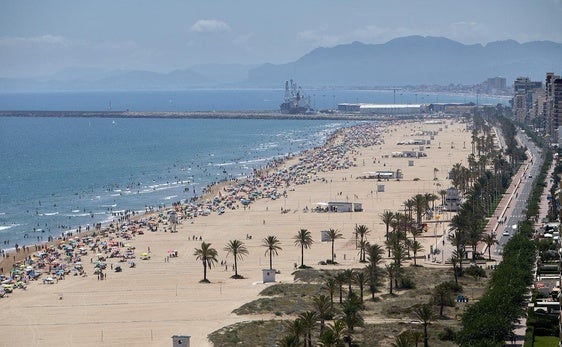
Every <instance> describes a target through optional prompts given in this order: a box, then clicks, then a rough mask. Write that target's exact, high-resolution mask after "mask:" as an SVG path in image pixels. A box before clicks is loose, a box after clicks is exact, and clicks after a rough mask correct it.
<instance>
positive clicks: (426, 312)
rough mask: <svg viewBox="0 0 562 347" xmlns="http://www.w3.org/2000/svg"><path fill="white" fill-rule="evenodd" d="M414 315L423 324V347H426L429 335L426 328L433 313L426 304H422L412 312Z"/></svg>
mask: <svg viewBox="0 0 562 347" xmlns="http://www.w3.org/2000/svg"><path fill="white" fill-rule="evenodd" d="M414 314H415V315H416V318H418V319H419V320H420V321H421V322H422V324H423V346H424V347H428V346H429V343H428V340H429V335H428V334H427V326H428V325H429V324H430V323H431V321H432V320H433V311H432V310H431V306H429V305H428V304H422V305H420V306H418V307H417V308H416V309H415V310H414Z"/></svg>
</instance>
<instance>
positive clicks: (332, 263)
mask: <svg viewBox="0 0 562 347" xmlns="http://www.w3.org/2000/svg"><path fill="white" fill-rule="evenodd" d="M333 263H334V239H332V264H333Z"/></svg>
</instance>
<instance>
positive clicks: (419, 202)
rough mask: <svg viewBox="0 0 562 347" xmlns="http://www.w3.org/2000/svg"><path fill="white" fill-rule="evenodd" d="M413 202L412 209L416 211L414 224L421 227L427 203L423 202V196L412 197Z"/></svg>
mask: <svg viewBox="0 0 562 347" xmlns="http://www.w3.org/2000/svg"><path fill="white" fill-rule="evenodd" d="M413 201H414V208H415V210H416V224H417V225H418V227H419V226H421V222H422V217H423V215H424V214H425V211H426V206H427V201H426V200H425V196H424V195H423V194H416V195H415V196H414V197H413Z"/></svg>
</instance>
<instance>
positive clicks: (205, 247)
mask: <svg viewBox="0 0 562 347" xmlns="http://www.w3.org/2000/svg"><path fill="white" fill-rule="evenodd" d="M193 255H194V256H195V258H196V259H197V260H201V262H202V263H203V279H202V280H201V281H199V282H205V283H209V280H208V279H207V267H209V269H210V268H211V267H212V266H213V265H214V264H215V263H216V262H217V255H218V253H217V250H216V249H214V248H211V244H210V243H206V242H205V241H203V242H201V248H195V252H194V253H193Z"/></svg>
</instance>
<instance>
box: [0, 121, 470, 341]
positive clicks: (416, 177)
mask: <svg viewBox="0 0 562 347" xmlns="http://www.w3.org/2000/svg"><path fill="white" fill-rule="evenodd" d="M344 134H348V136H347V137H346V136H344ZM470 135H471V133H470V131H467V125H466V124H464V123H461V122H460V121H458V120H450V119H443V120H435V121H431V122H424V121H401V122H397V123H393V124H387V125H382V124H381V125H377V126H371V125H369V124H364V125H360V126H357V127H352V128H348V129H346V130H344V131H343V132H340V133H338V135H337V136H334V137H333V138H331V139H330V140H329V141H328V142H327V144H326V145H325V146H324V147H322V148H315V149H312V150H309V151H306V152H304V153H302V154H300V155H298V156H295V157H292V158H288V159H287V160H285V161H283V162H279V163H277V165H272V166H271V167H269V168H267V169H263V170H261V171H256V172H255V175H254V177H251V178H250V179H248V181H246V182H240V181H238V182H222V183H221V184H220V185H217V186H215V187H212V189H210V190H209V191H208V194H207V195H206V197H205V199H204V201H203V202H202V204H200V205H195V204H193V205H186V204H182V205H181V206H177V215H178V216H179V218H180V221H179V223H178V224H177V225H176V226H175V229H176V231H177V232H172V231H173V229H174V226H173V225H172V223H170V222H169V217H170V215H169V213H167V211H166V210H163V211H160V216H159V213H155V214H153V215H152V220H149V219H148V218H149V216H148V215H145V216H140V217H136V218H134V220H135V221H136V222H135V223H132V222H130V220H131V219H130V218H123V220H122V221H115V222H114V230H115V232H114V233H109V232H108V233H107V235H105V236H100V234H98V235H97V236H95V237H92V240H89V241H84V242H82V240H81V238H82V236H79V239H78V240H76V243H77V244H79V243H81V242H82V243H83V247H84V248H87V250H86V252H87V253H86V254H83V255H81V260H80V261H81V265H82V267H83V271H84V274H85V275H86V276H81V275H80V272H78V271H70V272H69V273H67V274H66V275H65V277H64V279H62V278H61V279H59V280H58V281H56V282H57V283H53V284H47V283H45V282H44V281H42V279H43V278H45V277H46V274H43V275H41V277H39V278H38V280H32V281H29V282H28V285H27V289H26V290H22V289H16V290H15V291H14V292H13V293H11V294H8V295H7V296H9V297H6V298H3V299H0V305H1V307H2V312H4V319H3V321H2V322H1V323H0V327H1V328H0V331H2V339H1V340H0V345H6V346H14V345H26V346H61V345H69V346H70V345H83V346H99V345H111V346H124V345H125V346H127V345H128V346H169V345H171V343H172V342H171V337H172V336H173V335H188V336H191V345H192V346H211V344H210V342H209V341H207V335H208V334H209V333H211V332H213V331H215V330H217V329H219V328H221V327H224V326H227V325H230V324H233V323H236V322H241V321H246V320H257V319H269V318H273V317H274V313H273V312H272V313H271V315H264V316H260V315H252V316H238V315H235V314H233V313H231V312H232V310H234V309H236V308H238V307H240V306H241V305H243V304H244V303H247V302H250V301H252V300H255V299H257V298H258V294H259V292H260V291H262V290H263V289H264V288H265V287H266V286H270V285H272V283H267V284H264V283H262V280H263V278H262V269H265V268H267V267H268V266H269V258H268V257H267V255H266V254H265V251H266V248H265V247H264V246H263V244H262V240H263V239H264V238H265V237H267V236H269V235H273V236H276V237H277V238H278V239H279V240H280V242H281V247H282V250H280V251H279V254H278V255H277V256H274V257H273V267H274V268H275V269H276V270H277V271H278V273H277V275H276V282H277V283H279V282H282V283H291V282H293V276H292V275H291V273H292V272H293V271H294V268H295V264H300V262H301V259H300V248H299V247H296V246H295V244H294V239H293V237H294V236H295V235H296V233H297V231H298V230H300V229H307V230H309V231H310V232H311V233H312V236H313V239H314V244H313V245H312V247H311V248H310V249H307V250H305V252H304V263H305V264H306V265H309V266H312V267H314V268H320V269H344V268H349V267H362V266H363V265H361V264H360V263H359V261H358V249H356V240H355V236H354V228H355V226H356V225H366V226H367V227H368V228H369V229H370V230H371V233H370V234H369V235H368V237H367V239H368V241H369V242H371V243H377V244H380V245H381V246H383V245H384V234H385V226H384V224H383V223H382V221H381V219H380V217H379V215H380V214H381V213H382V212H384V211H385V210H391V211H398V210H404V205H403V203H404V201H406V200H407V199H409V198H411V197H413V196H414V195H415V194H424V193H433V194H436V195H437V196H439V191H440V190H443V189H447V188H448V187H449V186H450V180H449V179H447V175H448V171H449V170H450V169H451V168H452V166H453V165H454V164H456V163H463V164H466V161H467V160H466V158H467V156H468V154H469V153H470V150H471V145H470V138H471V136H470ZM345 139H347V140H345ZM411 140H424V141H425V143H424V144H420V143H422V142H417V141H411ZM427 141H429V143H427ZM399 142H402V143H405V144H398V143H399ZM420 153H423V154H424V155H425V156H420ZM408 155H413V156H410V157H408ZM397 171H398V172H400V173H401V174H402V176H403V177H402V178H400V179H399V180H397V179H395V178H389V179H385V178H383V179H380V180H379V179H376V178H368V177H373V175H376V174H377V172H378V174H379V176H380V173H381V172H385V173H394V174H396V173H397ZM241 183H243V184H241ZM252 194H253V195H252ZM440 200H441V199H438V200H437V202H436V204H438V203H440ZM332 202H340V203H342V204H341V206H344V205H346V204H343V203H347V204H349V203H353V204H355V206H358V205H357V204H360V205H361V211H357V212H319V211H316V209H317V208H318V207H321V208H322V207H323V206H325V204H328V203H332ZM319 203H320V204H319ZM346 206H347V205H346ZM352 206H354V205H352ZM195 214H197V216H196V217H195ZM207 214H208V215H207ZM438 216H439V218H438V219H437V217H436V216H434V219H432V220H429V221H428V228H427V232H425V233H424V235H423V237H421V238H420V239H419V240H420V242H422V244H423V245H424V249H425V252H423V254H422V255H420V259H419V260H418V263H422V264H423V263H425V262H427V254H428V253H429V250H430V247H432V246H433V247H435V246H436V245H437V244H438V243H440V242H441V236H442V235H443V232H444V230H445V228H446V227H447V223H446V221H447V220H449V219H450V217H451V215H450V213H442V214H438ZM159 219H160V221H161V223H158V220H159ZM141 220H142V222H141ZM151 224H152V226H153V227H154V226H156V225H157V226H158V230H157V231H151V230H150V225H151ZM124 225H127V227H126V228H125V227H124ZM133 226H134V227H133ZM330 228H334V229H338V230H339V231H340V232H341V233H342V234H343V236H344V238H343V239H341V240H336V242H335V251H334V252H335V254H336V260H337V262H338V265H319V262H321V261H326V260H327V259H330V256H331V254H330V249H331V243H330V242H321V231H322V230H327V229H330ZM139 230H141V231H142V234H139V233H138V231H139ZM119 233H120V235H124V234H126V235H127V238H123V237H117V235H118V234H119ZM74 237H76V235H72V236H71V238H74ZM96 239H97V241H96ZM234 239H237V240H240V241H242V242H244V244H245V245H246V246H247V248H248V251H249V254H248V255H247V256H246V257H245V258H244V259H243V260H242V261H239V263H238V273H239V274H240V275H242V276H244V277H245V278H244V279H232V278H230V277H231V276H232V275H233V268H232V265H233V259H232V256H231V255H228V256H227V252H226V251H224V250H223V249H224V247H225V245H226V244H227V242H228V241H229V240H234ZM111 240H113V242H114V243H113V245H109V242H110V241H111ZM64 241H65V243H66V244H69V243H70V242H69V241H70V239H69V240H64ZM202 241H205V242H207V243H211V245H212V247H214V248H215V249H216V250H217V251H218V257H217V259H218V263H217V264H216V266H214V267H213V268H212V269H210V270H208V272H207V277H208V279H209V280H210V282H211V283H208V284H206V283H199V281H200V280H201V279H202V278H203V267H202V264H201V262H200V261H197V260H196V258H195V256H194V255H193V253H194V249H196V248H200V246H201V242H202ZM103 242H105V244H104V243H103ZM91 243H95V244H96V247H98V250H92V249H91V247H89V245H90V244H91ZM126 244H128V245H129V249H130V251H131V252H133V253H134V255H135V258H130V259H129V258H128V259H126V260H125V261H123V262H120V261H119V260H120V259H123V258H121V257H120V256H121V255H124V253H125V250H126V248H127V247H126V246H125V245H126ZM102 245H104V246H106V248H105V249H99V247H100V246H102ZM112 247H115V248H117V249H118V251H119V255H120V256H117V257H114V258H107V259H106V260H105V263H106V266H107V268H106V269H105V270H104V271H103V273H104V274H105V278H104V279H103V280H102V279H100V276H99V275H97V274H94V265H95V261H96V260H98V259H97V258H98V253H100V254H103V255H107V253H106V252H105V251H107V250H108V249H109V250H111V248H112ZM133 247H134V249H133ZM59 251H60V250H59ZM176 252H177V256H175V255H176ZM34 253H36V252H35V249H34V248H33V247H30V252H29V254H34ZM142 253H147V254H149V255H150V259H148V260H142V259H140V257H141V254H142ZM12 256H13V255H12ZM72 257H74V258H75V257H76V254H75V253H74V254H73V256H72ZM424 258H425V260H424ZM62 259H65V257H63V258H62ZM432 260H433V259H431V258H430V259H429V263H428V264H432V263H433V261H432ZM61 261H62V260H61ZM131 261H134V263H135V266H134V267H130V262H131ZM7 266H11V265H9V264H8V263H3V267H4V273H6V272H7V268H6V267H7ZM117 266H121V267H122V271H121V272H115V268H116V267H117ZM43 271H46V270H45V269H43ZM74 273H76V276H74Z"/></svg>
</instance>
